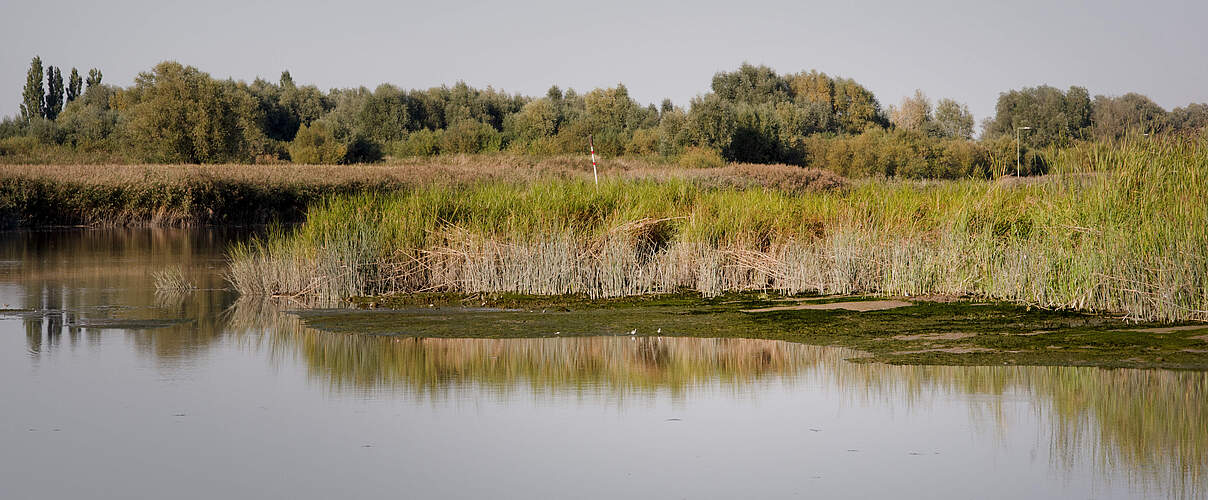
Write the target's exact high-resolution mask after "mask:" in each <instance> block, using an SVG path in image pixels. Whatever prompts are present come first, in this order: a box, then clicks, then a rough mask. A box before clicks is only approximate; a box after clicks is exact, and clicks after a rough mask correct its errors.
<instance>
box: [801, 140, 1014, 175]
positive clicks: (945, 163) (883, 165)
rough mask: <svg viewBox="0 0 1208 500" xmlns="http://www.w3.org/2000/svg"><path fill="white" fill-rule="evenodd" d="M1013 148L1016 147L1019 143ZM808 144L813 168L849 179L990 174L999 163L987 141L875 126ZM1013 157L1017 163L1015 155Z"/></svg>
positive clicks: (809, 162)
mask: <svg viewBox="0 0 1208 500" xmlns="http://www.w3.org/2000/svg"><path fill="white" fill-rule="evenodd" d="M1011 147H1012V148H1014V143H1012V144H1011ZM804 148H805V151H806V155H807V158H808V161H807V164H808V165H809V166H811V167H815V168H825V169H828V170H831V171H833V172H836V173H838V174H840V175H843V176H845V177H906V178H912V179H956V178H961V177H970V176H973V177H989V176H991V173H992V172H993V168H992V165H993V164H994V162H993V155H992V152H991V150H990V149H988V148H987V147H986V146H984V145H982V144H979V143H975V142H972V141H968V140H964V139H939V138H935V137H930V136H926V135H923V134H922V133H919V132H914V131H906V130H894V131H885V130H881V129H872V130H869V131H867V132H864V133H862V134H859V135H854V136H839V137H821V136H814V137H809V138H806V139H805V140H804ZM1013 151H1014V149H1012V155H1013V154H1014V153H1013ZM1011 158H1012V161H1014V156H1012V157H1011Z"/></svg>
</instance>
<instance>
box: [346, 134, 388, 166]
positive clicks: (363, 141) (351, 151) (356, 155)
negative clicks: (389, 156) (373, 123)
mask: <svg viewBox="0 0 1208 500" xmlns="http://www.w3.org/2000/svg"><path fill="white" fill-rule="evenodd" d="M381 159H382V146H381V145H380V144H378V143H376V142H373V141H371V140H369V139H367V138H365V137H361V136H357V137H353V139H352V142H349V143H348V146H347V150H346V151H345V152H344V163H347V164H356V163H373V162H376V161H381Z"/></svg>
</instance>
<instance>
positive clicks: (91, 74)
mask: <svg viewBox="0 0 1208 500" xmlns="http://www.w3.org/2000/svg"><path fill="white" fill-rule="evenodd" d="M85 83H87V84H88V89H89V90H91V89H92V88H93V87H95V86H97V85H100V84H101V70H99V69H96V68H92V69H90V70H88V79H87V80H85Z"/></svg>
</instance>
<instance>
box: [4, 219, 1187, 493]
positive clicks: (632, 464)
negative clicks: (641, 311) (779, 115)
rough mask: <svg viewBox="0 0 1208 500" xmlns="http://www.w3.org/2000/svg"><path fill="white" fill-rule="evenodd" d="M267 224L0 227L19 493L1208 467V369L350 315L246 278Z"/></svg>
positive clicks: (476, 488)
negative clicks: (476, 328)
mask: <svg viewBox="0 0 1208 500" xmlns="http://www.w3.org/2000/svg"><path fill="white" fill-rule="evenodd" d="M243 236H244V235H243V234H240V233H238V232H234V231H218V230H166V229H117V230H70V231H19V232H3V233H0V309H3V312H0V401H2V402H3V403H2V405H3V406H2V412H0V498H4V499H25V498H34V499H40V498H206V499H209V498H255V497H263V498H370V497H387V496H389V497H400V498H478V497H487V496H490V497H498V498H619V497H628V498H782V497H801V498H869V497H888V498H1170V497H1173V498H1180V497H1182V498H1203V497H1205V495H1206V494H1208V484H1206V478H1208V423H1205V422H1208V418H1206V417H1208V401H1206V395H1208V377H1206V375H1205V374H1204V373H1199V372H1170V371H1158V370H1099V369H1088V368H1052V367H1048V368H1040V367H910V366H906V367H901V366H886V365H877V364H862V363H851V362H848V361H845V359H847V358H851V357H852V356H855V355H857V353H853V352H850V351H845V350H842V349H836V348H824V347H814V346H804V345H796V344H788V343H782V342H776V341H763V340H736V339H709V338H659V337H629V336H623V337H615V336H611V337H609V336H601V337H576V338H554V337H544V338H533V339H414V338H390V337H369V336H363V335H348V334H332V333H324V332H319V331H315V330H312V329H310V328H308V327H306V326H305V324H303V323H302V322H301V320H299V319H298V317H297V316H295V315H292V314H289V313H288V312H287V311H286V310H284V309H288V305H285V306H282V305H281V304H279V303H274V304H266V303H244V301H237V300H236V299H237V297H236V296H235V295H234V294H233V293H231V292H230V291H228V290H225V283H224V282H223V280H222V275H221V273H222V271H223V269H224V266H225V262H224V260H223V250H224V248H225V247H226V245H227V244H228V243H229V242H230V241H232V240H233V239H237V238H240V237H243ZM177 266H179V267H180V269H182V270H183V272H184V274H185V276H186V277H187V278H188V279H189V280H190V281H192V282H193V283H195V284H197V285H198V287H199V290H197V291H195V292H190V293H157V292H156V290H155V287H154V283H153V275H154V273H156V272H157V271H161V270H163V269H166V268H171V267H177ZM468 333H476V332H468ZM477 333H482V332H477ZM707 334H708V332H701V336H702V337H707V336H708V335H707Z"/></svg>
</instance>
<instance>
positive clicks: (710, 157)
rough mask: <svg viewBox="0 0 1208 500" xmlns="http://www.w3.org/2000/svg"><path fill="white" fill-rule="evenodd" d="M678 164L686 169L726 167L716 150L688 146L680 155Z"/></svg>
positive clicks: (724, 161)
mask: <svg viewBox="0 0 1208 500" xmlns="http://www.w3.org/2000/svg"><path fill="white" fill-rule="evenodd" d="M679 164H680V166H682V167H687V168H719V167H724V166H726V160H725V159H724V158H722V157H721V152H720V151H718V150H716V149H712V148H706V147H702V146H689V147H688V148H687V149H685V150H684V152H683V153H682V154H680V157H679Z"/></svg>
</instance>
